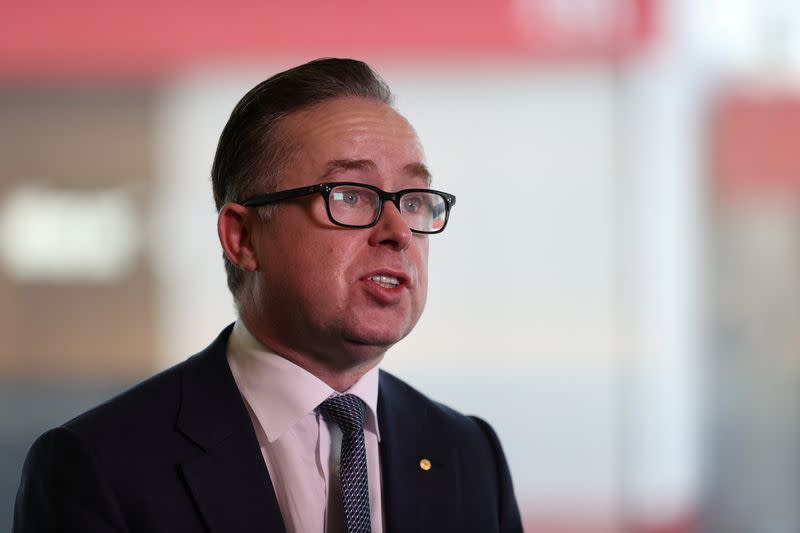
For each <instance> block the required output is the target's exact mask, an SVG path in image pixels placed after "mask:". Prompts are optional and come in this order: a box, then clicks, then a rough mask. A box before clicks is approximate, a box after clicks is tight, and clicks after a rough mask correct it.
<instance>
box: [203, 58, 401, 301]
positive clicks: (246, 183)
mask: <svg viewBox="0 0 800 533" xmlns="http://www.w3.org/2000/svg"><path fill="white" fill-rule="evenodd" d="M348 96H355V97H361V98H369V99H372V100H377V101H379V102H382V103H384V104H387V105H392V93H391V91H390V90H389V87H388V85H386V82H384V81H383V80H382V79H381V78H380V76H378V75H377V74H376V73H375V71H373V70H372V69H371V68H370V67H369V65H367V64H366V63H364V62H362V61H357V60H355V59H335V58H326V59H317V60H314V61H311V62H309V63H305V64H303V65H300V66H297V67H294V68H291V69H289V70H286V71H284V72H281V73H279V74H276V75H274V76H272V77H271V78H269V79H267V80H265V81H262V82H261V83H259V84H258V85H256V86H255V87H253V88H252V89H250V91H248V93H247V94H245V95H244V96H243V97H242V99H241V100H239V103H238V104H236V107H234V108H233V112H232V113H231V116H230V118H229V119H228V122H227V124H225V128H224V129H223V130H222V134H221V135H220V138H219V144H218V145H217V152H216V155H215V156H214V164H213V166H212V167H211V184H212V186H213V189H214V202H215V203H216V206H217V211H219V210H220V208H221V207H222V206H223V205H224V204H226V203H228V202H243V201H245V200H246V199H247V198H248V197H250V196H252V195H254V194H261V193H267V192H272V191H274V190H275V189H276V187H277V186H278V177H279V175H280V173H281V172H282V170H283V167H284V165H285V164H286V162H287V160H288V157H287V153H288V152H289V151H288V150H286V148H287V139H284V138H283V137H282V136H281V131H280V129H281V128H280V125H281V122H282V120H283V118H285V117H286V116H287V115H289V114H290V113H293V112H296V111H300V110H301V109H304V108H307V107H310V106H312V105H314V104H318V103H320V102H324V101H326V100H331V99H334V98H340V97H348ZM222 255H223V259H224V261H225V271H226V274H227V278H228V288H229V289H230V291H231V293H232V294H233V297H234V299H236V300H238V296H239V291H240V289H241V287H242V285H243V283H244V272H243V271H242V270H240V269H239V268H238V267H237V266H236V265H234V264H233V263H231V262H230V261H229V260H228V258H227V256H226V255H225V254H224V253H223V254H222Z"/></svg>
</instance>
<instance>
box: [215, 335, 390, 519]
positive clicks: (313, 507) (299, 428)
mask: <svg viewBox="0 0 800 533" xmlns="http://www.w3.org/2000/svg"><path fill="white" fill-rule="evenodd" d="M228 364H229V365H230V368H231V372H232V373H233V377H234V379H235V380H236V385H237V386H238V387H239V391H240V392H241V394H242V397H243V398H244V400H245V403H246V405H247V407H248V411H249V413H250V419H251V420H252V422H253V428H254V429H255V432H256V436H257V437H258V443H259V446H260V447H261V454H262V455H263V456H264V462H266V464H267V470H268V471H269V475H270V478H271V479H272V487H273V489H274V490H275V495H276V497H277V499H278V506H279V507H280V510H281V515H282V516H283V522H284V524H285V526H286V533H315V532H320V533H342V532H343V531H344V529H343V528H344V522H343V518H342V517H341V513H340V512H338V507H337V506H336V505H329V504H328V502H329V501H337V500H336V497H337V496H336V495H335V493H334V492H333V491H331V488H332V486H331V484H332V481H333V482H334V483H335V478H333V479H332V478H331V471H332V470H333V469H335V468H336V465H337V464H338V461H339V450H340V448H341V438H342V437H341V432H340V431H339V430H338V427H337V426H336V425H335V424H328V423H326V422H325V420H324V419H323V418H322V417H321V416H319V415H318V414H317V413H316V412H315V408H316V407H317V406H318V405H319V404H320V403H322V401H323V400H325V399H326V398H327V397H328V396H330V395H331V394H333V393H334V392H335V391H334V390H333V389H332V388H331V387H329V386H328V385H326V384H325V383H324V382H323V381H321V380H320V379H318V378H317V377H316V376H314V375H313V374H311V373H309V372H307V371H306V370H304V369H303V368H301V367H299V366H297V365H295V364H294V363H292V362H290V361H288V360H287V359H284V358H283V357H281V356H279V355H277V354H275V353H272V352H270V351H269V349H267V348H266V347H265V346H264V345H263V344H261V343H260V342H259V341H258V340H257V339H256V338H255V337H253V336H252V334H251V333H250V332H249V331H248V330H247V328H246V327H245V326H244V324H242V322H241V321H237V322H236V324H235V325H234V327H233V332H232V333H231V336H230V340H229V341H228ZM347 392H348V393H351V394H355V395H356V396H358V397H359V398H361V399H362V400H364V403H366V405H367V410H366V419H365V423H364V441H365V445H366V449H367V473H368V476H369V504H370V514H371V522H372V533H382V532H383V511H382V506H381V499H382V498H381V468H380V455H379V453H378V443H379V442H380V433H379V431H378V415H377V404H378V368H377V367H375V368H373V369H372V370H370V371H369V372H367V373H366V374H365V375H364V376H362V377H361V379H360V380H358V381H357V382H356V383H355V384H354V385H353V386H352V387H351V388H350V389H349V390H348V391H347ZM334 486H335V485H334ZM329 492H331V493H330V494H329ZM331 498H333V500H331Z"/></svg>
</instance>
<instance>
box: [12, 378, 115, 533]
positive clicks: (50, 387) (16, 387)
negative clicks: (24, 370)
mask: <svg viewBox="0 0 800 533" xmlns="http://www.w3.org/2000/svg"><path fill="white" fill-rule="evenodd" d="M127 386H128V385H127V384H123V383H99V382H84V383H70V384H56V383H53V384H44V383H37V382H13V383H11V382H0V531H11V522H12V517H13V510H14V498H15V496H16V492H17V487H18V486H19V480H20V474H21V472H22V464H23V462H24V461H25V455H26V454H27V452H28V448H30V446H31V444H33V441H34V440H36V438H37V437H38V436H39V435H40V434H41V433H43V432H44V431H45V430H47V429H50V428H51V427H54V426H57V425H59V424H61V423H63V422H66V421H67V420H69V419H71V418H73V417H74V416H76V415H78V414H80V413H82V412H83V411H85V410H86V409H89V408H90V407H92V406H94V405H97V404H98V403H101V402H103V401H105V400H106V399H108V398H110V397H111V396H113V395H115V394H117V393H118V392H120V391H122V390H123V389H125V388H126V387H127Z"/></svg>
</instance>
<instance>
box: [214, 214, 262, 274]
mask: <svg viewBox="0 0 800 533" xmlns="http://www.w3.org/2000/svg"><path fill="white" fill-rule="evenodd" d="M254 215H255V214H254V213H252V211H251V210H250V209H248V208H246V207H244V206H241V205H239V204H233V203H230V204H225V205H223V206H222V208H221V209H220V210H219V217H218V218H217V233H218V234H219V242H220V244H221V245H222V249H223V250H224V251H225V255H226V256H228V260H229V261H230V262H231V263H233V264H234V265H236V266H237V267H239V268H241V269H242V270H244V271H247V272H254V271H255V270H256V269H257V268H258V258H257V256H256V250H255V246H254V243H253V224H254V223H255V219H256V217H255V216H254Z"/></svg>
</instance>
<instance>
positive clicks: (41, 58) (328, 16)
mask: <svg viewBox="0 0 800 533" xmlns="http://www.w3.org/2000/svg"><path fill="white" fill-rule="evenodd" d="M656 1H657V0H606V3H607V9H608V10H610V11H609V13H610V14H611V16H610V19H608V20H610V21H611V22H610V23H603V24H602V25H598V24H595V23H594V20H593V18H591V17H583V20H577V21H571V19H570V18H569V16H568V17H567V18H566V19H564V18H563V17H562V18H559V17H558V16H557V13H556V12H555V11H554V6H555V7H557V6H558V5H559V4H560V5H562V7H563V5H569V4H568V3H567V4H564V2H558V1H556V0H468V1H463V0H442V1H435V0H424V1H423V0H403V1H397V0H392V1H389V0H371V1H370V0H339V1H335V2H334V1H331V0H292V1H289V0H273V1H271V2H270V1H255V0H228V1H225V0H201V1H199V2H198V1H194V2H189V1H188V0H162V1H153V0H150V1H135V0H117V1H112V0H103V1H100V0H86V1H80V0H77V1H71V2H62V1H53V0H51V1H41V0H40V1H35V0H34V1H28V2H22V1H19V0H14V1H11V0H6V1H3V2H0V12H2V14H3V15H2V17H0V78H5V79H23V80H24V79H30V78H37V77H41V76H59V75H72V74H75V75H87V74H88V75H92V74H95V75H97V74H99V75H111V76H114V75H128V76H131V75H132V76H145V77H147V76H153V75H159V74H164V73H169V72H171V71H174V70H176V69H180V68H185V67H187V66H191V65H193V64H197V63H203V62H211V61H213V62H217V63H219V62H222V61H226V60H230V59H232V58H237V59H245V60H246V59H263V58H265V57H285V56H286V55H289V56H290V57H291V56H296V55H306V56H320V55H344V54H347V55H353V54H355V55H359V56H363V55H364V54H365V53H368V54H370V55H373V56H378V57H399V58H405V59H425V58H434V59H447V58H472V57H475V58H477V59H480V58H492V57H522V58H540V59H556V60H562V59H571V58H580V59H586V58H589V59H592V58H596V59H609V58H618V57H623V56H626V55H628V54H630V53H632V52H634V51H636V50H637V49H641V48H642V47H643V46H644V45H645V44H646V42H648V41H649V39H651V38H652V36H653V34H654V31H655V28H654V26H655V24H654V18H655V15H654V12H655V10H654V5H653V4H654V2H656ZM601 5H602V4H601ZM565 21H566V23H565ZM573 22H574V23H573Z"/></svg>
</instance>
